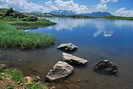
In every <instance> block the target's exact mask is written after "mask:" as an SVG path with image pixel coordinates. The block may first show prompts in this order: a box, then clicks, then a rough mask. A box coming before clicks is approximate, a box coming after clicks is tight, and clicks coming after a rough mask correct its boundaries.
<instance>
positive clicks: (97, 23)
mask: <svg viewBox="0 0 133 89" xmlns="http://www.w3.org/2000/svg"><path fill="white" fill-rule="evenodd" d="M48 19H49V20H51V21H54V22H56V23H57V25H55V26H52V27H49V29H54V30H56V31H61V30H74V28H76V27H80V26H89V25H90V24H92V26H94V27H96V32H95V33H94V34H93V36H94V37H98V36H99V35H103V36H104V37H111V36H112V35H113V33H114V32H113V30H111V29H109V27H108V23H109V24H110V21H108V20H106V21H105V20H104V19H72V18H65V19H64V18H63V19H62V18H48ZM88 29H89V27H88Z"/></svg>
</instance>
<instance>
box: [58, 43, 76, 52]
mask: <svg viewBox="0 0 133 89" xmlns="http://www.w3.org/2000/svg"><path fill="white" fill-rule="evenodd" d="M57 48H58V49H61V50H63V51H75V50H76V49H78V46H76V45H74V44H72V43H64V44H61V45H59V46H58V47H57Z"/></svg>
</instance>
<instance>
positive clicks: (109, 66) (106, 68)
mask: <svg viewBox="0 0 133 89" xmlns="http://www.w3.org/2000/svg"><path fill="white" fill-rule="evenodd" d="M94 70H95V71H98V72H106V73H109V74H117V73H118V66H117V65H116V64H114V63H113V62H111V61H110V60H102V61H99V62H97V63H96V65H95V68H94Z"/></svg>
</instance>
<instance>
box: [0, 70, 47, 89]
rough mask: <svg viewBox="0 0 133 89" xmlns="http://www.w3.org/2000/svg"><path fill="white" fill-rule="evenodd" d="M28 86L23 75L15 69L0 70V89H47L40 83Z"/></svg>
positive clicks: (33, 82) (32, 83)
mask: <svg viewBox="0 0 133 89" xmlns="http://www.w3.org/2000/svg"><path fill="white" fill-rule="evenodd" d="M31 78H33V81H32V82H31V83H30V84H28V83H27V81H25V77H24V75H23V73H22V72H21V71H19V70H17V69H2V70H0V89H48V88H47V86H46V85H45V84H42V83H41V82H40V81H38V82H35V81H34V77H31Z"/></svg>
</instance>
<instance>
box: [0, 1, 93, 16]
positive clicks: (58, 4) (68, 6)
mask: <svg viewBox="0 0 133 89" xmlns="http://www.w3.org/2000/svg"><path fill="white" fill-rule="evenodd" d="M1 3H4V4H6V5H8V6H9V7H14V8H17V9H20V10H23V11H26V12H33V11H37V12H48V11H52V10H71V11H74V12H77V13H87V12H88V11H90V10H89V8H88V7H87V6H85V5H80V4H78V3H75V2H74V0H67V1H66V0H49V1H48V2H45V3H44V4H42V5H40V4H37V3H34V2H32V1H30V0H0V5H1Z"/></svg>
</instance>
